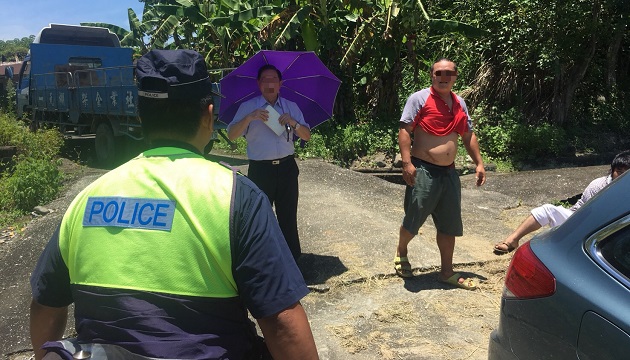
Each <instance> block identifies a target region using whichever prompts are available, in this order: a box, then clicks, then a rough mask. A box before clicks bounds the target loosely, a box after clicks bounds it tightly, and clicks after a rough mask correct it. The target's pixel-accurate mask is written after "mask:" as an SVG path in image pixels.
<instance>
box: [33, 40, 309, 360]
mask: <svg viewBox="0 0 630 360" xmlns="http://www.w3.org/2000/svg"><path fill="white" fill-rule="evenodd" d="M136 75H137V79H138V86H139V91H138V95H139V99H138V106H139V114H140V118H141V119H142V125H143V130H144V132H145V135H146V136H147V138H148V140H149V141H150V144H151V147H150V149H149V150H147V151H145V152H144V153H142V154H140V155H139V156H137V157H136V158H134V159H132V160H130V161H129V162H127V163H126V164H123V165H122V166H120V167H119V168H117V169H114V170H112V171H111V172H109V173H107V174H105V175H104V176H102V177H101V178H99V179H98V180H96V181H95V182H94V183H92V184H91V185H89V186H88V187H87V188H85V189H84V190H83V191H82V192H81V193H80V194H79V195H78V196H77V197H76V198H75V199H74V201H73V202H72V203H71V205H70V207H69V208H68V210H67V212H66V213H65V215H64V217H63V219H62V222H61V225H60V226H59V228H58V229H57V231H56V232H55V233H54V234H53V236H52V237H51V239H50V241H49V242H48V244H47V246H46V248H45V250H44V252H43V253H42V255H41V257H40V259H39V261H38V263H37V266H36V268H35V270H34V272H33V274H32V277H31V287H32V293H33V300H32V304H31V339H32V344H33V348H34V349H35V355H36V358H37V359H41V358H42V357H43V356H44V355H45V354H47V355H46V358H47V359H48V358H72V356H73V355H74V356H75V357H77V358H83V357H86V356H91V357H92V358H93V359H98V358H134V359H135V358H139V359H142V358H166V359H169V358H170V359H219V358H220V359H243V358H245V359H247V358H260V357H261V354H263V352H264V348H263V347H261V346H260V344H261V342H259V341H258V338H257V336H256V331H255V328H254V324H253V323H252V322H251V321H249V319H248V312H247V311H248V310H249V312H250V313H251V314H252V316H253V317H254V318H256V319H257V322H258V325H259V326H260V329H261V331H262V333H263V335H264V336H265V343H266V345H267V347H268V349H269V352H270V353H271V355H272V356H273V357H274V358H275V359H297V358H300V359H314V358H317V350H316V348H315V343H314V340H313V336H312V333H311V329H310V326H309V323H308V320H307V317H306V314H305V312H304V309H303V308H302V306H301V305H300V302H299V300H300V299H301V298H302V297H304V296H305V295H306V294H307V293H308V289H307V287H306V284H305V283H304V280H303V278H302V276H301V273H300V271H299V270H298V268H297V266H296V264H295V262H294V260H293V257H292V255H291V252H290V251H289V249H288V247H287V245H286V242H285V241H284V239H283V236H282V233H281V231H280V228H279V227H278V223H277V222H276V220H275V216H274V213H273V211H272V209H271V206H270V204H269V202H268V201H267V199H266V198H265V195H264V194H263V193H262V192H261V191H260V190H259V189H258V188H257V187H256V186H255V185H254V184H253V183H252V182H251V181H250V180H248V179H247V178H246V177H244V176H242V175H239V174H237V173H236V172H234V171H232V170H230V169H227V168H225V167H223V166H221V165H219V164H216V163H213V162H210V161H207V160H205V159H204V157H203V156H202V152H203V149H204V146H205V145H206V144H207V143H208V141H209V140H210V138H211V135H212V128H213V114H212V110H213V105H212V97H211V92H210V89H211V87H210V80H209V79H208V73H207V69H206V66H205V62H204V59H203V57H202V56H201V55H200V54H198V53H196V52H193V51H189V50H153V51H151V52H149V53H148V54H146V55H145V56H143V57H142V58H140V59H139V60H138V62H137V68H136ZM71 303H74V304H75V311H74V317H75V328H76V331H77V337H76V338H73V339H66V340H63V341H59V340H61V338H62V336H63V333H64V329H65V324H66V320H67V315H68V305H70V304H71ZM42 345H43V347H42ZM261 349H262V350H261Z"/></svg>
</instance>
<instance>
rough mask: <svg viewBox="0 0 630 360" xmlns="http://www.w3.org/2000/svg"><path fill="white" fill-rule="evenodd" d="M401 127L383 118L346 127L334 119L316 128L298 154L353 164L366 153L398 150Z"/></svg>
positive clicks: (298, 149)
mask: <svg viewBox="0 0 630 360" xmlns="http://www.w3.org/2000/svg"><path fill="white" fill-rule="evenodd" d="M397 135H398V127H396V126H393V125H390V126H388V125H387V124H386V123H384V122H382V121H374V122H370V123H359V124H348V125H346V126H345V127H342V126H340V125H336V124H334V123H333V122H332V121H330V122H327V123H324V124H322V125H320V126H318V127H317V128H316V129H314V130H313V132H312V135H311V141H309V142H308V143H306V145H305V146H304V148H303V149H302V148H296V151H297V153H298V155H300V156H304V157H321V158H324V159H329V160H332V161H335V162H337V163H339V164H341V165H349V164H350V163H351V162H352V161H353V160H356V159H358V158H360V157H362V156H365V155H372V154H374V153H376V152H384V153H387V154H390V155H391V154H394V153H395V151H396V148H397V141H398V140H397V139H398V138H397Z"/></svg>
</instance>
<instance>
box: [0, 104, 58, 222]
mask: <svg viewBox="0 0 630 360" xmlns="http://www.w3.org/2000/svg"><path fill="white" fill-rule="evenodd" d="M0 146H15V147H16V148H17V155H15V156H14V157H13V161H12V165H9V166H7V167H6V168H4V170H3V173H2V174H1V175H0V178H1V180H2V181H1V182H0V211H2V214H0V225H6V224H7V223H10V222H11V221H13V220H15V219H16V218H17V216H19V215H20V214H24V213H27V212H30V211H32V209H33V207H35V206H37V205H40V204H44V203H46V202H49V201H51V200H53V199H54V198H55V197H56V196H57V194H58V193H59V189H60V188H61V180H62V173H61V172H60V170H59V166H60V160H59V153H60V151H61V147H62V146H63V137H62V136H61V134H60V133H59V132H58V131H57V130H54V129H50V130H41V131H37V132H30V131H29V129H28V128H26V127H25V126H24V125H23V124H22V123H21V122H18V121H17V120H16V119H15V117H13V116H10V115H7V114H0Z"/></svg>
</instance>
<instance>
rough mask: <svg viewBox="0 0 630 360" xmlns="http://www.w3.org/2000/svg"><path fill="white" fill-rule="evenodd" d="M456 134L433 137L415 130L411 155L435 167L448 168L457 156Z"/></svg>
mask: <svg viewBox="0 0 630 360" xmlns="http://www.w3.org/2000/svg"><path fill="white" fill-rule="evenodd" d="M458 136H459V135H457V133H451V134H448V135H446V136H435V135H431V134H428V133H426V132H424V131H422V130H421V129H416V132H415V134H414V141H413V145H412V146H411V155H412V156H414V157H417V158H418V159H422V160H424V161H427V162H430V163H432V164H435V165H440V166H448V165H450V164H452V163H453V161H455V157H456V156H457V137H458Z"/></svg>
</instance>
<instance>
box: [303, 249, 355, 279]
mask: <svg viewBox="0 0 630 360" xmlns="http://www.w3.org/2000/svg"><path fill="white" fill-rule="evenodd" d="M298 266H299V268H300V270H301V271H302V276H303V277H304V280H305V281H306V284H307V285H321V284H324V283H326V281H327V280H328V279H331V278H334V277H335V276H339V275H341V274H343V273H344V272H346V271H348V268H347V267H346V266H345V265H344V264H343V263H342V262H341V260H340V259H339V258H338V257H337V256H329V255H318V254H308V253H307V254H302V256H301V257H300V258H299V259H298Z"/></svg>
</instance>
